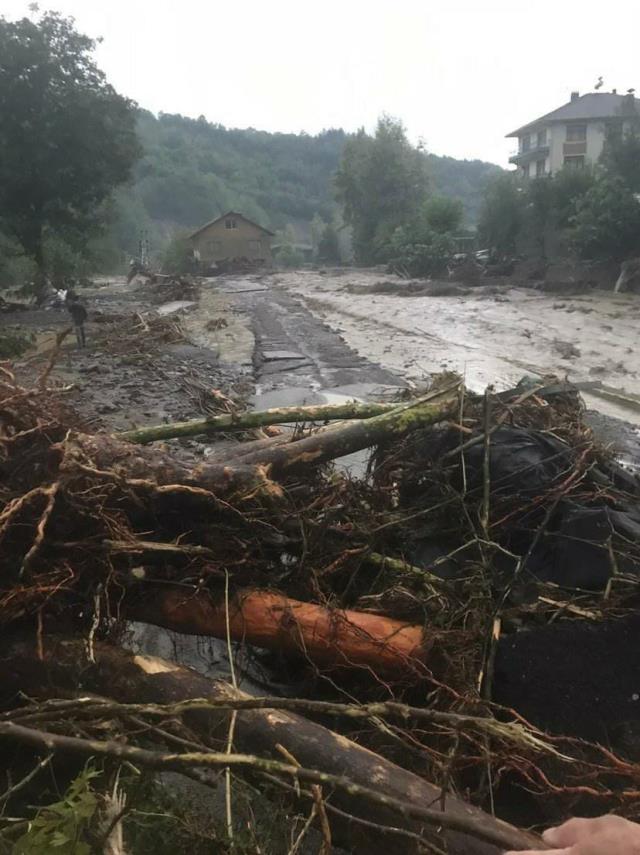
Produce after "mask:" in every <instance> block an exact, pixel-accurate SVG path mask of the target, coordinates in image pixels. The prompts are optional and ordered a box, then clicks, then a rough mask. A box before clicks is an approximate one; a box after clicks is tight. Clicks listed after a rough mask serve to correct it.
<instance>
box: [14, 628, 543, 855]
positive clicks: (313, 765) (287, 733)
mask: <svg viewBox="0 0 640 855" xmlns="http://www.w3.org/2000/svg"><path fill="white" fill-rule="evenodd" d="M0 670H1V672H2V675H3V680H2V690H1V691H2V694H3V695H4V696H5V697H6V695H7V694H9V693H11V692H12V691H16V690H18V688H20V689H21V690H23V691H26V692H28V694H29V695H30V697H32V698H34V697H39V698H42V699H46V698H47V697H51V695H52V693H54V694H57V695H58V696H61V695H62V693H68V692H70V691H71V692H74V691H77V690H78V686H79V684H80V683H82V692H83V694H84V696H85V699H86V692H87V691H89V692H92V693H95V694H96V695H98V696H99V697H100V699H104V700H105V703H106V708H108V700H107V699H112V700H114V701H118V702H121V703H126V704H138V705H140V704H172V705H175V704H176V702H179V701H183V700H187V699H190V698H204V699H207V698H208V699H211V700H214V701H218V702H225V701H228V702H230V708H229V709H224V708H220V707H216V708H213V709H212V710H211V711H207V710H203V709H199V710H197V711H193V712H186V713H185V718H186V720H187V721H188V723H189V726H190V728H191V729H192V731H195V732H198V733H201V734H204V735H206V737H207V741H208V743H209V744H210V745H211V747H212V748H213V749H214V750H217V751H220V750H221V749H222V748H223V746H224V744H225V740H226V736H227V731H228V720H229V716H230V714H231V709H232V708H233V701H234V700H236V699H242V698H248V697H249V696H247V695H245V694H243V693H242V692H239V691H238V690H237V689H234V688H233V687H232V686H230V685H229V684H227V683H223V682H220V681H215V682H212V681H210V680H207V679H206V678H205V677H202V676H201V675H200V674H198V673H197V672H195V671H192V670H190V669H187V668H181V667H179V666H177V665H176V664H175V663H172V662H167V661H164V660H162V659H158V658H155V657H149V656H145V655H134V654H132V653H128V652H126V651H123V650H120V649H118V648H114V647H112V646H110V645H107V644H100V643H97V644H96V645H95V646H94V649H93V657H92V658H91V659H89V658H88V657H87V650H86V646H85V645H84V644H83V643H82V642H77V641H70V640H65V639H56V638H51V639H49V640H48V642H47V644H46V646H45V647H44V649H42V650H38V648H37V646H36V645H35V644H33V643H18V644H16V645H14V646H13V647H9V648H5V649H4V650H3V652H2V654H1V658H0ZM45 709H46V707H45ZM88 709H90V706H89V705H86V704H83V703H79V704H78V706H77V707H76V708H75V710H74V706H73V703H69V704H67V705H66V706H65V707H63V708H62V709H61V713H62V714H63V715H64V716H65V717H67V718H69V717H71V716H72V715H73V712H76V713H78V714H79V715H80V716H81V717H82V719H83V720H84V721H85V722H87V717H86V715H85V712H86V711H87V710H88ZM105 711H106V710H105ZM52 712H55V708H54V709H53V710H52ZM97 712H98V713H99V712H100V709H99V708H98V710H97ZM40 720H42V717H40ZM31 721H32V719H30V718H29V715H28V713H27V714H24V715H19V716H18V717H17V718H16V720H15V723H14V730H13V731H12V728H11V725H3V722H2V720H0V737H6V738H8V739H16V740H19V741H24V742H26V743H28V744H32V745H33V744H35V745H36V747H41V748H43V749H45V748H46V749H47V750H50V749H51V748H53V750H54V751H55V750H60V751H61V752H67V751H71V752H83V751H84V753H85V755H90V754H91V753H92V752H98V751H99V752H101V753H105V754H106V753H109V751H111V752H112V753H113V754H114V756H118V751H119V752H120V753H119V756H121V757H124V758H126V757H127V752H126V749H125V748H124V747H123V746H122V745H119V746H118V745H117V744H115V743H114V744H113V745H112V747H111V748H107V747H106V746H105V744H104V743H103V744H102V745H100V744H98V743H97V742H95V741H94V742H93V744H92V743H91V742H89V743H88V744H86V745H84V746H83V745H82V741H81V740H77V741H76V742H65V739H64V738H63V737H62V738H60V741H59V744H58V745H56V744H55V742H53V743H52V742H51V740H50V741H49V743H46V738H45V737H43V738H42V739H41V740H40V741H39V742H38V738H37V735H36V734H34V733H33V732H32V733H28V732H25V731H24V730H20V727H24V726H26V727H32V726H33V725H32V724H31ZM150 733H153V730H152V729H151V731H150ZM235 747H236V750H237V751H240V752H244V753H246V754H249V755H253V756H257V757H263V758H271V759H272V760H275V761H280V762H281V761H282V758H283V753H282V751H281V750H280V747H283V748H284V749H285V751H286V754H285V756H286V755H288V756H289V757H292V758H295V760H296V761H297V763H298V764H299V765H300V767H301V769H302V770H306V769H310V770H311V769H313V770H316V771H317V772H318V773H319V774H320V778H321V776H322V775H323V774H324V775H327V776H330V778H331V780H330V783H329V784H328V785H327V793H328V792H329V791H330V790H333V795H332V797H331V801H330V802H329V803H328V804H330V805H331V806H332V807H335V808H338V809H339V810H340V813H339V814H332V815H331V824H332V829H333V830H334V834H335V837H336V842H338V843H340V844H341V845H343V846H345V847H346V848H348V849H349V850H350V851H353V852H365V851H373V852H392V853H396V852H397V853H410V852H414V851H415V852H418V851H421V849H420V847H419V846H418V845H417V843H416V841H415V840H411V839H410V838H409V839H408V838H407V837H406V836H403V835H402V834H394V833H393V832H391V831H390V832H388V833H386V834H383V833H382V831H383V828H384V826H390V827H391V828H399V829H400V830H401V831H406V832H413V833H414V834H418V835H421V834H422V833H424V832H425V829H433V828H434V826H435V827H436V828H438V829H439V831H438V836H439V837H441V839H442V842H443V843H444V845H445V846H447V847H448V848H447V851H448V852H449V853H450V855H463V853H464V855H498V853H499V851H500V848H506V847H510V848H515V849H523V848H525V847H527V846H529V847H530V846H532V845H536V843H539V842H540V841H539V839H538V838H536V837H535V836H533V835H529V834H526V833H524V832H520V831H518V830H517V829H515V828H513V827H512V826H510V825H508V824H507V823H504V822H501V821H500V820H497V819H495V818H494V817H491V816H489V815H488V814H485V813H483V812H482V811H480V810H478V809H476V808H473V807H471V806H470V805H468V804H466V803H464V802H462V801H460V800H458V799H457V798H455V797H454V796H447V797H446V799H444V801H443V800H442V799H441V791H440V790H439V789H438V788H437V787H434V786H433V785H432V784H430V783H428V782H427V781H425V780H424V779H422V778H419V777H418V776H417V775H414V774H412V773H411V772H408V771H406V770H405V769H402V768H401V767H399V766H397V765H395V764H394V763H391V762H389V761H387V760H385V759H383V758H382V757H380V756H379V755H377V754H374V753H373V752H371V751H368V750H367V749H365V748H362V747H361V746H359V745H357V744H356V743H355V742H352V741H351V740H349V739H346V738H345V737H343V736H340V735H338V734H336V733H334V732H333V731H331V730H329V729H328V728H326V727H323V726H322V725H319V724H315V723H313V722H310V721H308V720H307V719H305V718H303V717H302V716H299V715H296V714H294V713H290V712H287V711H284V710H271V709H268V708H267V709H253V710H240V711H238V712H237V714H236V725H235ZM210 750H211V749H209V751H210ZM153 754H154V752H148V754H147V755H145V754H144V753H143V752H140V753H137V754H136V753H132V755H131V759H132V760H134V761H137V762H141V763H146V764H148V765H150V766H152V767H154V764H155V768H183V767H184V763H183V765H182V766H181V763H180V760H179V755H175V754H174V755H172V756H173V757H174V760H173V762H171V761H168V760H164V761H163V760H160V759H159V757H160V755H159V754H157V755H156V756H155V757H154V756H153ZM202 754H203V755H204V756H203V758H202V765H203V766H206V765H207V759H206V749H205V748H204V746H203V751H202ZM229 759H231V758H229ZM193 765H194V766H195V765H198V764H197V760H196V761H194V763H193ZM219 765H220V766H221V765H222V760H221V761H220V762H219ZM242 765H243V764H242V763H239V766H242ZM265 765H266V764H265ZM255 766H257V764H255V765H254V766H252V764H251V762H247V763H246V764H245V768H246V769H247V771H249V772H251V771H252V769H253V768H255ZM258 768H259V767H258ZM268 768H269V767H268V765H267V769H268ZM273 769H274V770H276V771H279V768H278V766H277V765H274V766H273ZM288 771H289V774H290V775H293V776H294V777H295V776H296V772H295V767H293V769H292V768H291V767H290V766H289V768H288ZM297 776H298V777H299V780H300V782H301V783H304V782H305V776H304V775H303V774H300V772H298V773H297ZM308 780H313V778H312V777H310V778H308ZM320 782H321V783H322V781H320ZM293 794H295V790H294V791H293ZM376 795H378V796H379V798H376ZM358 819H362V820H364V823H361V822H358ZM369 823H374V824H375V826H376V828H375V830H374V831H372V829H371V827H370V825H369ZM465 830H467V831H468V832H469V833H468V834H465V833H464V831H465Z"/></svg>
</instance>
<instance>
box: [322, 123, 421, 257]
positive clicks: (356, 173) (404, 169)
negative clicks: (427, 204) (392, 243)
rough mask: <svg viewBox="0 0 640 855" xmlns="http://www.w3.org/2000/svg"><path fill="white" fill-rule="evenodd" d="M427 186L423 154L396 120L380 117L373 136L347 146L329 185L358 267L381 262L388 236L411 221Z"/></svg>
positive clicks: (363, 135)
mask: <svg viewBox="0 0 640 855" xmlns="http://www.w3.org/2000/svg"><path fill="white" fill-rule="evenodd" d="M428 183H429V182H428V175H427V168H426V157H425V154H424V152H423V151H422V150H421V149H420V148H415V147H414V146H412V145H411V143H410V142H409V140H408V139H407V135H406V131H405V129H404V126H403V125H402V123H401V122H399V121H398V120H396V119H393V118H391V117H390V116H382V117H381V118H380V119H379V120H378V125H377V127H376V131H375V134H374V136H370V135H369V134H367V133H365V131H364V130H360V131H359V132H358V133H357V134H356V135H355V136H354V137H352V138H351V139H349V140H348V141H347V143H346V145H345V149H344V154H343V157H342V162H341V164H340V167H339V168H338V171H337V173H336V178H335V184H336V191H337V197H338V201H339V202H341V203H342V205H343V208H344V218H345V221H346V222H347V223H348V224H349V225H351V226H352V227H353V246H354V251H355V255H356V259H357V260H358V261H359V262H362V263H371V262H375V261H384V260H386V259H385V253H386V251H387V247H388V244H389V240H390V238H391V235H392V234H393V232H394V231H395V229H396V228H398V227H399V226H403V225H405V224H406V223H408V222H410V221H411V220H412V219H413V218H414V217H415V216H416V215H417V213H418V211H419V209H420V206H421V204H422V203H423V202H424V201H425V199H426V197H427V191H428Z"/></svg>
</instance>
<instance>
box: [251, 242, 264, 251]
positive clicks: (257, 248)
mask: <svg viewBox="0 0 640 855" xmlns="http://www.w3.org/2000/svg"><path fill="white" fill-rule="evenodd" d="M261 249H262V241H261V240H250V241H249V252H260V250H261Z"/></svg>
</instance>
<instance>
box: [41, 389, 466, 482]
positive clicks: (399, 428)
mask: <svg viewBox="0 0 640 855" xmlns="http://www.w3.org/2000/svg"><path fill="white" fill-rule="evenodd" d="M456 406H457V404H456V401H455V400H454V399H453V398H452V397H451V396H449V397H445V398H444V400H443V401H440V400H438V401H423V402H422V403H417V404H409V405H405V406H402V407H396V408H394V409H393V410H392V411H391V412H389V413H384V414H382V415H379V416H375V417H373V418H370V419H364V420H362V421H357V422H348V423H346V424H345V425H344V426H340V427H336V428H333V429H331V430H325V431H319V432H318V433H315V434H312V435H311V436H309V437H305V438H304V439H299V440H295V441H293V442H289V443H283V444H281V443H277V444H275V445H266V446H264V447H260V448H257V449H254V451H253V452H251V453H249V454H246V455H244V456H242V457H241V458H239V459H236V460H234V461H233V462H232V463H231V464H230V465H226V464H225V463H224V462H219V461H216V462H213V463H208V462H207V461H205V462H203V463H200V464H199V465H197V466H194V467H189V466H187V465H186V464H185V463H182V462H180V461H179V460H177V459H175V458H174V457H173V456H171V455H170V454H168V453H166V452H164V451H162V450H161V449H158V448H153V447H147V446H141V445H136V444H134V443H130V442H124V441H122V440H120V439H117V438H116V437H112V436H106V435H102V434H75V435H72V436H70V437H68V438H67V439H66V440H65V441H64V442H63V443H61V444H60V445H58V446H57V447H56V449H57V458H56V455H55V454H54V462H56V463H57V464H58V465H59V466H60V467H61V468H62V469H63V470H67V471H71V470H74V469H75V470H76V471H77V470H78V468H80V469H81V470H83V469H84V470H85V471H87V470H88V471H89V472H96V471H98V472H102V473H103V474H104V473H107V474H109V475H110V477H116V478H122V479H128V480H131V479H133V480H138V481H140V482H146V483H147V484H149V483H153V482H155V483H156V484H159V485H170V484H182V485H185V486H192V487H201V488H204V489H206V490H210V491H212V492H216V493H218V492H221V493H226V494H228V493H234V492H241V491H244V492H252V491H255V490H259V489H261V490H263V491H265V490H268V489H271V490H272V491H273V490H274V489H275V488H274V485H273V482H270V479H276V480H277V479H279V478H284V477H286V476H287V475H289V474H292V473H294V472H297V471H300V470H301V469H304V468H306V467H308V466H313V465H318V464H320V463H325V462H327V461H329V460H334V459H335V458H337V457H341V456H343V455H347V454H352V453H353V452H355V451H360V450H362V449H364V448H369V447H371V446H373V445H376V444H378V443H380V442H383V441H385V440H390V439H394V438H397V437H399V436H402V435H404V434H405V433H408V432H409V431H412V430H415V429H417V428H420V427H424V426H426V425H430V424H434V423H436V422H439V421H442V420H443V419H446V418H448V417H449V416H451V415H453V413H454V410H455V407H456Z"/></svg>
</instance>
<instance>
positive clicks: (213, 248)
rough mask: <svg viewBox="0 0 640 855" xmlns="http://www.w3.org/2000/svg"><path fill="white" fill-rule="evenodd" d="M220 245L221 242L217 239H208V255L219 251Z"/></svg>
mask: <svg viewBox="0 0 640 855" xmlns="http://www.w3.org/2000/svg"><path fill="white" fill-rule="evenodd" d="M221 247H222V244H221V243H220V241H219V240H208V241H207V251H208V252H209V254H210V255H216V254H217V253H218V252H220V249H221Z"/></svg>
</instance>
